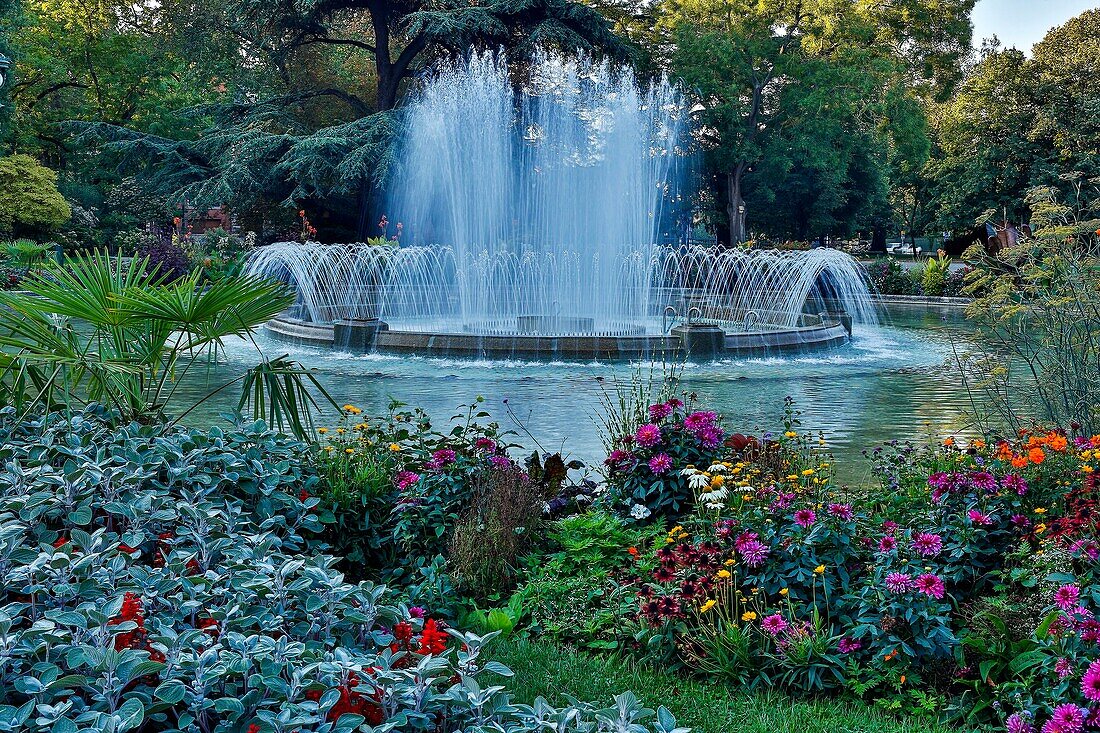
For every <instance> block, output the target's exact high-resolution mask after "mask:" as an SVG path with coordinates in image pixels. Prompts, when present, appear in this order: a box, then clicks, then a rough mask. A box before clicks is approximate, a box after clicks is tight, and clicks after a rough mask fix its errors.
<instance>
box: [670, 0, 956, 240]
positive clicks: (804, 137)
mask: <svg viewBox="0 0 1100 733" xmlns="http://www.w3.org/2000/svg"><path fill="white" fill-rule="evenodd" d="M972 6H973V0H952V2H946V3H940V2H921V1H920V0H908V1H907V2H901V3H892V4H890V5H888V6H883V5H878V4H874V5H870V4H864V3H848V2H831V1H829V0H797V1H793V2H792V1H790V0H767V1H766V2H747V1H746V0H669V2H668V3H666V5H665V6H664V7H665V17H664V22H665V23H667V24H669V25H671V26H672V27H673V28H675V41H676V47H675V50H674V51H673V54H672V66H673V69H674V70H675V72H676V73H677V74H678V75H679V76H680V77H682V78H683V80H684V82H685V84H686V86H687V88H688V89H689V90H691V91H692V92H693V93H694V94H695V95H696V97H697V99H698V102H699V108H700V110H701V111H700V114H699V117H700V119H701V122H702V126H703V132H702V135H701V142H702V145H703V147H704V149H705V150H706V152H707V158H708V163H709V168H710V170H711V172H712V173H713V174H714V175H715V177H716V179H717V187H718V188H719V190H721V191H722V192H723V195H722V196H721V197H720V198H721V199H722V201H723V203H724V207H723V208H724V216H725V219H726V220H727V221H728V223H729V232H730V236H729V238H730V240H731V241H735V242H736V241H741V240H742V239H744V237H745V233H746V219H747V217H748V215H749V208H748V206H747V203H746V202H747V200H748V199H747V198H746V194H748V193H750V192H753V191H763V192H770V193H767V194H766V195H764V196H763V197H762V198H761V199H760V202H762V203H768V202H769V200H771V199H774V198H775V195H774V192H775V191H778V190H782V189H783V187H784V185H785V184H784V183H783V178H784V176H787V175H793V178H792V179H791V184H792V186H794V189H795V190H797V191H803V192H808V191H809V190H810V188H811V187H813V188H816V189H818V190H820V191H821V192H822V193H821V196H819V197H817V199H816V203H815V205H816V208H817V209H818V212H817V213H816V214H814V213H813V212H806V210H805V205H806V202H805V201H804V202H803V203H802V204H801V205H795V206H794V207H792V208H795V209H797V210H799V211H800V212H803V214H802V216H803V219H804V222H802V223H798V222H789V224H793V226H786V227H785V228H786V229H788V230H792V231H797V230H799V229H805V228H806V227H807V226H810V225H811V223H812V225H813V226H814V227H822V228H823V229H824V230H825V231H828V230H829V229H830V228H832V227H831V225H832V224H833V223H834V222H833V221H831V220H834V219H835V217H833V216H832V214H831V213H826V214H825V215H822V212H836V213H837V214H839V215H843V214H842V212H843V210H844V208H845V207H846V206H848V207H850V206H851V204H850V202H849V198H850V197H851V196H854V195H856V190H858V189H859V188H860V187H862V188H863V189H864V190H863V191H862V193H863V194H869V195H870V196H869V197H870V198H871V199H873V200H877V201H879V202H882V201H885V191H884V189H883V186H884V185H885V182H886V180H887V177H886V176H885V175H880V174H872V171H873V169H874V168H876V167H878V168H886V167H888V166H889V165H890V164H891V161H892V160H894V159H895V158H896V157H897V155H906V154H909V153H911V152H912V151H913V149H914V148H913V146H912V145H904V146H896V145H895V142H896V141H897V138H898V137H899V136H898V135H897V134H895V133H894V131H893V129H892V128H893V127H894V126H895V125H896V124H901V126H902V128H905V129H907V130H908V131H912V130H913V129H919V125H918V124H916V123H914V122H913V119H912V118H913V117H914V115H916V116H919V110H917V109H916V108H915V105H913V104H911V103H905V104H902V103H901V101H905V100H906V97H907V96H908V97H910V98H911V99H921V98H925V97H936V96H942V95H943V94H945V90H949V89H950V88H951V86H952V85H953V84H954V83H955V81H956V80H957V78H958V75H959V65H960V63H961V60H962V59H963V58H965V56H966V54H967V53H968V52H969V51H968V49H969V40H970V25H969V13H970V10H971V8H972ZM935 23H939V24H940V25H939V26H937V27H935V28H933V27H931V26H933V25H934V24H935ZM899 92H901V93H900V95H899ZM853 139H854V140H853ZM869 143H870V144H869ZM868 144H869V145H868ZM916 149H922V146H920V145H918V146H916ZM868 151H871V155H870V156H868V155H867V153H868ZM852 156H857V157H858V156H862V158H863V160H861V161H857V160H855V159H854V158H853V157H852ZM849 166H853V167H852V170H853V171H859V172H860V173H861V175H858V176H853V177H852V178H851V179H845V178H844V172H845V171H846V170H847V169H848V167H849ZM868 186H870V189H867V187H868ZM845 189H850V192H849V193H847V194H845V193H844V191H845ZM857 208H861V207H857ZM862 208H865V207H862ZM863 213H864V215H867V216H870V212H868V211H864V212H863ZM756 223H757V224H759V225H760V226H761V227H762V228H767V227H768V226H769V224H768V222H767V221H766V220H764V219H761V220H759V221H757V222H756ZM853 224H855V225H858V222H855V221H850V222H848V227H847V228H849V229H850V228H851V225H853ZM818 231H821V230H820V229H819V230H818ZM823 233H824V232H823Z"/></svg>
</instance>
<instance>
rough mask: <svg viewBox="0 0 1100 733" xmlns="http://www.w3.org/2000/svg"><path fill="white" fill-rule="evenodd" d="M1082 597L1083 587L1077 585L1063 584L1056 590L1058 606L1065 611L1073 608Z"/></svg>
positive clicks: (1055, 596) (1055, 598) (1055, 600)
mask: <svg viewBox="0 0 1100 733" xmlns="http://www.w3.org/2000/svg"><path fill="white" fill-rule="evenodd" d="M1080 598H1081V589H1080V588H1078V587H1077V586H1075V585H1063V586H1062V587H1061V588H1059V589H1058V590H1056V591H1054V602H1055V603H1056V604H1058V608H1060V609H1062V610H1063V611H1068V610H1069V609H1071V608H1073V606H1074V605H1075V604H1076V603H1077V601H1078V599H1080Z"/></svg>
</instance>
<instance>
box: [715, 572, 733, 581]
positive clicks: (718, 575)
mask: <svg viewBox="0 0 1100 733" xmlns="http://www.w3.org/2000/svg"><path fill="white" fill-rule="evenodd" d="M715 577H716V578H721V579H722V580H725V579H726V578H728V577H730V571H728V570H719V571H718V574H717V575H715Z"/></svg>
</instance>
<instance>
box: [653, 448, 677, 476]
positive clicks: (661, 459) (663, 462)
mask: <svg viewBox="0 0 1100 733" xmlns="http://www.w3.org/2000/svg"><path fill="white" fill-rule="evenodd" d="M670 468H672V459H671V458H669V456H668V454H667V453H658V454H657V455H655V456H653V457H652V458H650V459H649V470H650V471H652V472H653V473H654V474H655V475H657V476H660V475H661V474H665V473H668V470H669V469H670Z"/></svg>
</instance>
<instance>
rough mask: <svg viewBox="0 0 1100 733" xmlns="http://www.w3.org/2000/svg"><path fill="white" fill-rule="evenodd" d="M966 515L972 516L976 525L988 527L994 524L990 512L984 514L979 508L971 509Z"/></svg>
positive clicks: (971, 519) (972, 520)
mask: <svg viewBox="0 0 1100 733" xmlns="http://www.w3.org/2000/svg"><path fill="white" fill-rule="evenodd" d="M966 515H967V516H968V517H970V522H971V523H972V524H974V525H976V526H980V527H986V526H989V525H990V524H993V520H992V519H990V518H989V515H988V514H983V513H982V512H980V511H978V510H977V509H971V510H970V511H969V512H967V513H966Z"/></svg>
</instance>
